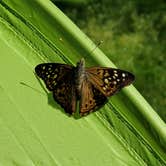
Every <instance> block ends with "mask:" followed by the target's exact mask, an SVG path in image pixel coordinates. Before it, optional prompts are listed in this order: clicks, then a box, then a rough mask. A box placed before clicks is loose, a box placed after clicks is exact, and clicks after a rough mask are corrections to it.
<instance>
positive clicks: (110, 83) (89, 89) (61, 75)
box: [35, 59, 134, 116]
mask: <svg viewBox="0 0 166 166" xmlns="http://www.w3.org/2000/svg"><path fill="white" fill-rule="evenodd" d="M35 72H36V74H37V75H38V76H39V77H40V78H42V79H43V80H44V82H45V84H46V87H47V89H48V90H50V91H52V92H53V97H54V99H55V101H57V102H58V103H59V104H60V105H61V106H62V107H63V108H64V110H65V112H66V113H68V114H70V115H72V114H75V113H76V107H77V101H79V108H80V109H79V114H80V116H84V115H87V114H89V113H90V112H93V111H96V110H97V109H99V108H100V107H101V106H103V105H104V104H105V103H106V102H107V97H109V96H112V95H113V94H115V93H116V92H118V91H119V90H120V89H121V88H123V87H125V86H127V85H129V84H131V83H132V82H133V80H134V75H133V74H131V73H129V72H127V71H124V70H120V69H113V68H107V67H90V68H85V61H84V59H81V60H80V61H79V62H78V63H77V66H76V67H74V66H70V65H67V64H59V63H43V64H39V65H37V66H36V67H35Z"/></svg>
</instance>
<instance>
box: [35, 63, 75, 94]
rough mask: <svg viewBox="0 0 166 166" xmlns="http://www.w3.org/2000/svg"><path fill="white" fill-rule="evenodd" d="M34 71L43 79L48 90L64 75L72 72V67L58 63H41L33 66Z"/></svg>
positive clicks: (52, 88)
mask: <svg viewBox="0 0 166 166" xmlns="http://www.w3.org/2000/svg"><path fill="white" fill-rule="evenodd" d="M35 72H36V74H37V75H38V76H39V77H40V78H42V79H43V80H44V82H45V84H46V87H47V88H48V90H50V91H52V90H54V88H55V86H56V85H57V84H59V82H60V81H61V80H63V79H65V77H66V75H71V74H72V67H71V66H70V65H65V64H59V63H43V64H39V65H37V66H36V67H35Z"/></svg>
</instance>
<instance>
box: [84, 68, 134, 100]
mask: <svg viewBox="0 0 166 166" xmlns="http://www.w3.org/2000/svg"><path fill="white" fill-rule="evenodd" d="M86 72H87V75H88V79H89V81H90V82H91V83H92V84H93V85H94V86H95V88H97V89H98V90H99V91H100V92H102V93H103V94H104V95H105V96H107V97H108V96H112V95H113V94H114V93H116V92H118V91H119V90H120V89H121V88H123V87H124V86H127V85H129V84H131V83H132V82H133V80H134V76H133V74H131V73H129V72H127V71H124V70H120V69H114V68H106V67H92V68H87V69H86Z"/></svg>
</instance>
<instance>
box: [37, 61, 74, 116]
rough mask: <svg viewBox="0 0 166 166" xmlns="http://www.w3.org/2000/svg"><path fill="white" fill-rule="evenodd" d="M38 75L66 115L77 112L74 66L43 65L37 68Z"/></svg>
mask: <svg viewBox="0 0 166 166" xmlns="http://www.w3.org/2000/svg"><path fill="white" fill-rule="evenodd" d="M35 72H36V74H37V75H38V76H39V77H40V78H41V79H43V81H44V82H45V84H46V87H47V89H48V90H50V91H52V92H53V97H54V99H55V101H57V103H59V104H60V105H61V106H62V107H63V108H64V110H65V112H66V113H69V114H72V113H74V112H75V110H76V93H75V90H74V87H73V82H72V80H73V79H72V77H73V70H72V66H70V65H65V64H59V63H43V64H39V65H37V66H36V67H35Z"/></svg>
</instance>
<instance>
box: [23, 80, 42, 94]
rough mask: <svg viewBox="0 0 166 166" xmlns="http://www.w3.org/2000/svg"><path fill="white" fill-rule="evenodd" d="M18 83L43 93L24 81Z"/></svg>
mask: <svg viewBox="0 0 166 166" xmlns="http://www.w3.org/2000/svg"><path fill="white" fill-rule="evenodd" d="M20 84H21V85H23V86H26V87H28V88H31V89H33V90H34V91H36V92H39V93H41V94H45V93H43V92H41V91H39V90H38V89H36V88H33V87H32V86H30V85H28V84H26V83H24V82H20Z"/></svg>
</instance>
